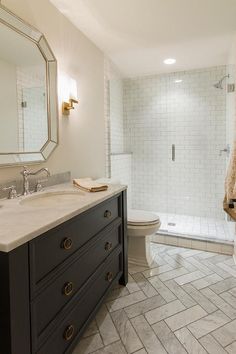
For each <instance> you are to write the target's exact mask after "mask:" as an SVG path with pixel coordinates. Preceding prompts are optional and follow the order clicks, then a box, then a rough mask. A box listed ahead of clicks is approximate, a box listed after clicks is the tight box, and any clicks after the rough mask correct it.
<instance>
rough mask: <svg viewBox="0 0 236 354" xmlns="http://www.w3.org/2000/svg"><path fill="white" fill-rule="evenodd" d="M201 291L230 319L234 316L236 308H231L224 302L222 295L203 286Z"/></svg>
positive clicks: (235, 315) (235, 316)
mask: <svg viewBox="0 0 236 354" xmlns="http://www.w3.org/2000/svg"><path fill="white" fill-rule="evenodd" d="M201 293H202V294H203V295H204V296H206V297H207V298H208V299H209V300H210V301H211V302H212V303H213V304H214V305H216V306H217V307H218V309H219V310H221V311H223V312H224V313H225V314H226V316H228V317H229V318H231V320H233V319H235V318H236V309H234V308H232V306H231V305H230V304H228V303H227V302H225V301H224V300H223V299H222V297H220V296H219V295H217V294H215V293H214V291H212V290H211V289H210V288H205V289H202V290H201Z"/></svg>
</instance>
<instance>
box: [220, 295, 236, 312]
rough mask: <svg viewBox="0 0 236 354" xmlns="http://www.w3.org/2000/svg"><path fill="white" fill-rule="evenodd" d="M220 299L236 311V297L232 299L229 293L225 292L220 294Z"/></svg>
mask: <svg viewBox="0 0 236 354" xmlns="http://www.w3.org/2000/svg"><path fill="white" fill-rule="evenodd" d="M220 297H222V298H223V299H224V300H225V301H226V302H228V304H230V305H231V306H232V307H233V308H234V309H236V297H234V296H233V295H232V294H231V293H230V292H227V291H226V292H225V293H222V294H220Z"/></svg>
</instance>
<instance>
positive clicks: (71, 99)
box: [62, 78, 79, 116]
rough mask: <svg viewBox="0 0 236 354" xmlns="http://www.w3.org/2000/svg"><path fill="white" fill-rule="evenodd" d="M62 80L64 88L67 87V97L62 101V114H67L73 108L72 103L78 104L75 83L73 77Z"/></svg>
mask: <svg viewBox="0 0 236 354" xmlns="http://www.w3.org/2000/svg"><path fill="white" fill-rule="evenodd" d="M65 81H66V82H64V84H65V86H64V89H67V99H66V101H64V102H63V103H62V114H63V115H65V116H69V114H70V111H71V109H75V107H74V104H78V103H79V101H78V98H77V97H78V93H77V83H76V81H75V80H74V79H70V78H67V80H65Z"/></svg>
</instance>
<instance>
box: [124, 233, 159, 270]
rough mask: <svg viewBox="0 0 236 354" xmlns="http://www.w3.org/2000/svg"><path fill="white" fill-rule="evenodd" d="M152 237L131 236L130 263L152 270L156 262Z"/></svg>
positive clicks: (129, 247)
mask: <svg viewBox="0 0 236 354" xmlns="http://www.w3.org/2000/svg"><path fill="white" fill-rule="evenodd" d="M150 241H151V236H138V237H137V236H136V237H135V236H134V237H132V236H129V242H128V245H129V246H128V249H129V251H128V252H129V253H128V258H129V263H131V264H136V265H139V266H143V267H147V268H150V267H151V265H152V263H153V262H154V258H153V256H152V252H151V243H150Z"/></svg>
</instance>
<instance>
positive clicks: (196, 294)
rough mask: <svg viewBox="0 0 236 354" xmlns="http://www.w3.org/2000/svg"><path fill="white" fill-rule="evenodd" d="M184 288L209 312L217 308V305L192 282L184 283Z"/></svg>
mask: <svg viewBox="0 0 236 354" xmlns="http://www.w3.org/2000/svg"><path fill="white" fill-rule="evenodd" d="M183 289H184V290H185V291H186V292H187V293H188V294H189V295H190V296H191V297H192V298H193V299H194V300H195V301H196V302H197V303H198V304H199V305H200V306H201V307H202V308H203V309H204V310H205V311H207V312H208V313H211V312H214V311H216V310H217V307H216V306H215V305H214V304H213V303H212V302H211V301H210V300H209V299H208V298H207V297H205V296H204V295H203V294H202V293H201V292H200V291H199V290H197V289H196V288H194V286H192V285H191V284H186V285H184V286H183Z"/></svg>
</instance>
